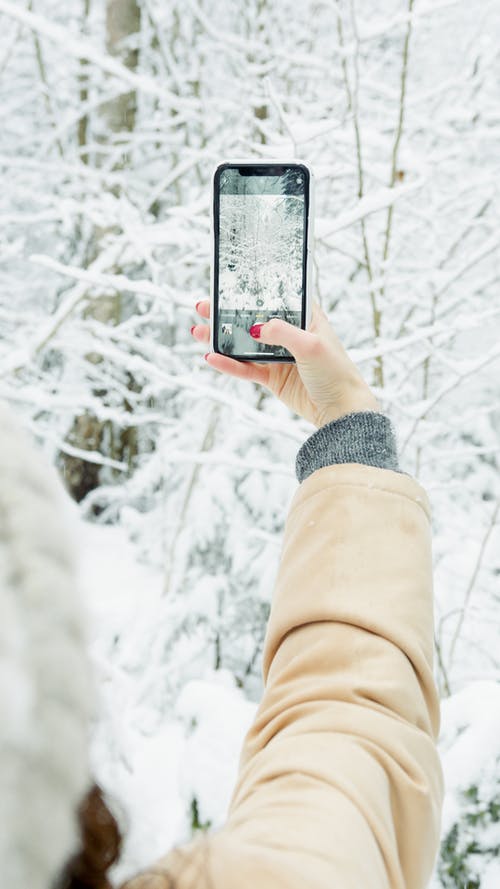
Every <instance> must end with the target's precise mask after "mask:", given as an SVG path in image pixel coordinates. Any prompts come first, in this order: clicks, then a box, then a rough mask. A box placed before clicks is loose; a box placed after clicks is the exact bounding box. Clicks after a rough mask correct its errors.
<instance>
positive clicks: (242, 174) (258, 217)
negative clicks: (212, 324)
mask: <svg viewBox="0 0 500 889" xmlns="http://www.w3.org/2000/svg"><path fill="white" fill-rule="evenodd" d="M308 197H309V171H308V170H307V168H306V167H305V166H303V165H301V164H291V165H286V166H279V167H277V166H276V165H267V166H265V165H263V166H250V165H248V166H237V165H234V166H232V165H223V166H222V167H220V168H219V169H218V171H217V173H216V177H215V207H214V211H215V226H214V232H215V254H216V255H215V281H214V296H215V307H216V312H215V318H216V328H215V330H214V345H215V348H216V350H217V351H219V352H223V353H224V354H226V355H231V356H233V357H235V358H242V359H248V358H250V357H254V358H255V357H256V356H259V355H260V356H262V358H263V359H265V360H267V359H268V358H275V359H278V360H280V359H281V360H288V361H290V359H292V356H291V355H290V352H288V350H287V349H285V348H284V347H283V346H270V345H267V344H265V343H260V342H259V341H258V340H255V339H253V337H251V336H250V334H249V332H248V331H249V328H250V327H251V326H252V324H255V323H257V322H263V321H268V320H269V318H276V317H278V318H284V320H285V321H288V322H289V323H290V324H295V325H296V326H297V327H301V326H303V325H304V319H305V288H306V256H307V214H308V209H309V208H308ZM292 360H293V359H292Z"/></svg>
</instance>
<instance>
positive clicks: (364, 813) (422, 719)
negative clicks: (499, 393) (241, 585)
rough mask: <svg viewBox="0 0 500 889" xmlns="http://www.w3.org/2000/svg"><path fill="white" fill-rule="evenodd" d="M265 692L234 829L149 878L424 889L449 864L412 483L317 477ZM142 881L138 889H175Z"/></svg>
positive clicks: (195, 886)
mask: <svg viewBox="0 0 500 889" xmlns="http://www.w3.org/2000/svg"><path fill="white" fill-rule="evenodd" d="M263 672H264V680H265V690H264V694H263V698H262V701H261V703H260V706H259V709H258V711H257V715H256V718H255V721H254V723H253V725H252V727H251V729H250V730H249V732H248V734H247V737H246V739H245V742H244V746H243V750H242V753H241V760H240V768H239V777H238V780H237V784H236V787H235V790H234V793H233V797H232V800H231V804H230V808H229V813H228V818H227V823H226V824H225V825H224V827H223V828H222V829H221V830H219V831H217V832H215V833H212V834H208V835H206V836H201V837H200V838H198V839H196V840H195V841H193V842H192V843H190V844H189V845H187V846H184V847H181V848H179V849H177V850H173V851H172V852H170V853H169V854H168V855H167V856H166V857H165V858H163V859H161V861H160V862H158V863H157V865H156V866H155V867H154V868H153V869H152V870H153V871H156V872H157V873H158V872H163V873H165V871H167V872H168V873H169V874H170V876H171V877H173V879H174V885H175V887H176V889H389V887H390V889H423V887H426V886H427V883H428V880H429V877H430V874H431V871H432V867H433V864H434V860H435V856H436V853H437V848H438V842H439V832H440V816H441V806H442V799H443V777H442V770H441V765H440V760H439V758H438V754H437V751H436V744H435V742H436V737H437V734H438V730H439V700H438V695H437V691H436V687H435V684H434V680H433V595H432V562H431V534H430V510H429V501H428V498H427V495H426V493H425V491H424V490H423V488H422V487H420V485H419V484H418V483H417V482H416V481H415V480H414V479H413V478H411V477H410V476H408V475H404V474H400V473H397V472H393V471H392V470H388V469H379V468H376V467H372V466H365V465H361V464H356V463H349V464H341V465H335V466H328V467H325V468H323V469H320V470H318V471H316V472H314V473H313V474H312V475H311V476H309V477H308V478H307V479H306V480H305V481H304V482H303V483H302V484H301V485H300V487H299V488H298V490H297V491H296V493H295V496H294V498H293V501H292V504H291V507H290V513H289V516H288V519H287V523H286V528H285V535H284V541H283V548H282V555H281V563H280V567H279V573H278V578H277V583H276V588H275V591H274V598H273V604H272V610H271V616H270V619H269V625H268V628H267V635H266V640H265V647H264V655H263ZM149 873H150V876H149V877H145V876H143V877H140V878H137V879H136V880H133V881H131V882H130V883H128V884H127V889H128V887H129V886H130V887H133V889H139V887H140V889H143V887H144V889H146V887H147V889H157V887H158V889H160V887H161V889H163V887H166V886H167V885H169V884H168V882H165V880H161V879H158V880H157V879H154V878H153V879H151V872H149Z"/></svg>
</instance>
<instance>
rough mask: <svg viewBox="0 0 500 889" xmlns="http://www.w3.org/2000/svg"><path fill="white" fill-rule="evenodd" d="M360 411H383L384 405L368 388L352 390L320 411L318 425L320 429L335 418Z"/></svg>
mask: <svg viewBox="0 0 500 889" xmlns="http://www.w3.org/2000/svg"><path fill="white" fill-rule="evenodd" d="M360 411H375V412H376V413H382V406H381V405H380V402H379V401H378V400H377V399H376V398H375V396H374V395H373V394H372V393H371V392H370V391H369V390H368V391H366V389H365V390H364V391H357V392H354V391H351V392H350V393H349V395H348V396H346V397H345V398H342V400H341V401H339V402H338V403H337V404H334V405H330V406H328V407H327V408H323V409H322V410H321V411H319V412H318V417H317V422H316V424H315V425H316V426H317V427H318V429H320V428H321V427H322V426H326V425H327V423H331V422H332V421H333V420H340V418H341V417H344V416H346V414H354V413H358V412H360Z"/></svg>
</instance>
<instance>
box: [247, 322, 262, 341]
mask: <svg viewBox="0 0 500 889" xmlns="http://www.w3.org/2000/svg"><path fill="white" fill-rule="evenodd" d="M261 327H262V324H252V326H251V328H250V330H249V331H248V332H249V334H250V336H253V338H254V340H258V339H260V328H261Z"/></svg>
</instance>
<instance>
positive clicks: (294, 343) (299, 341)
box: [191, 299, 381, 427]
mask: <svg viewBox="0 0 500 889" xmlns="http://www.w3.org/2000/svg"><path fill="white" fill-rule="evenodd" d="M196 311H197V312H198V314H199V315H200V316H201V317H202V318H210V302H209V300H208V299H206V300H205V299H204V300H201V301H200V302H198V303H197V304H196ZM253 327H254V328H255V327H257V328H260V337H259V340H260V342H263V343H266V344H268V345H273V346H284V347H285V348H286V349H288V351H289V352H290V353H291V354H292V355H293V357H294V358H295V362H296V363H295V364H285V363H281V362H276V363H271V364H259V363H257V362H255V361H241V360H239V359H238V360H236V359H234V358H230V357H229V356H227V355H220V354H219V353H217V352H208V353H207V355H205V358H206V360H207V363H208V364H209V365H210V367H213V368H215V370H219V371H221V373H227V374H230V375H231V376H234V377H239V378H240V379H244V380H252V381H253V382H254V383H260V384H261V385H262V386H265V387H266V388H267V389H270V391H271V392H274V394H275V395H277V397H278V398H280V399H281V401H283V402H284V404H286V405H287V407H289V408H291V410H293V411H295V413H297V414H299V415H300V416H301V417H304V419H305V420H309V422H310V423H313V424H314V425H315V426H317V427H320V426H324V425H325V423H329V422H330V421H331V420H337V419H338V418H339V417H341V416H343V415H344V414H349V413H351V412H352V411H380V410H381V407H380V404H379V403H378V401H377V399H376V398H375V396H374V394H373V392H372V391H371V390H370V388H369V386H368V384H367V383H366V382H365V381H364V379H363V377H362V376H361V374H360V372H359V370H358V369H357V367H356V365H355V364H353V362H352V361H351V359H350V358H349V356H348V354H347V352H346V351H345V349H344V347H343V345H342V343H341V342H340V340H339V338H338V336H337V334H336V333H335V331H334V330H333V328H332V326H331V324H330V322H329V321H328V318H327V317H326V315H325V313H324V311H323V309H322V308H321V307H320V306H319V304H318V303H317V302H314V303H313V307H312V317H311V323H310V325H309V328H308V330H301V329H300V328H298V327H295V326H294V325H293V324H288V322H287V321H282V320H281V319H280V318H272V319H271V320H270V321H266V322H265V324H260V325H253ZM191 333H192V335H193V336H194V338H195V339H197V340H198V341H199V342H200V343H207V342H208V341H209V336H210V330H209V326H208V325H207V324H195V325H194V326H193V327H192V328H191Z"/></svg>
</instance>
